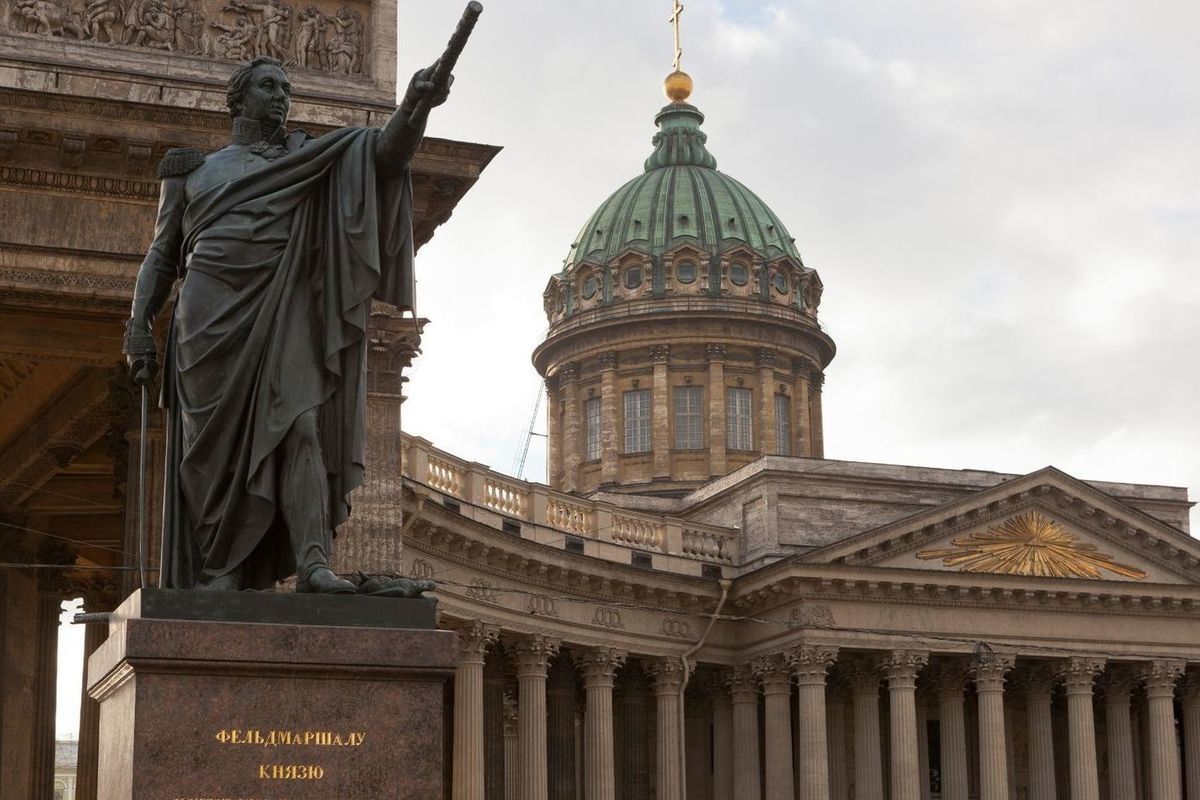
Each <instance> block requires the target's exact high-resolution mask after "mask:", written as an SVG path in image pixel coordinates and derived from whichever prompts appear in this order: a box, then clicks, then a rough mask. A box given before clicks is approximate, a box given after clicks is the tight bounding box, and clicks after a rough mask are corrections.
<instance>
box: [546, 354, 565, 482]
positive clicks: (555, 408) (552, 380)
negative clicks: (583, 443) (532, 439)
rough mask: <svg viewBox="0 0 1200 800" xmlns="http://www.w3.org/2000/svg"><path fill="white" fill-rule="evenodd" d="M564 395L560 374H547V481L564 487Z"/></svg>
mask: <svg viewBox="0 0 1200 800" xmlns="http://www.w3.org/2000/svg"><path fill="white" fill-rule="evenodd" d="M564 411H565V409H564V408H563V396H562V392H561V391H560V389H559V379H558V375H547V376H546V482H547V483H549V484H550V485H551V486H553V487H554V488H556V489H557V488H561V487H562V480H563V478H562V476H563V463H562V439H563V431H562V429H563V414H564Z"/></svg>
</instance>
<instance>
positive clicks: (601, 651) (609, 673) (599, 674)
mask: <svg viewBox="0 0 1200 800" xmlns="http://www.w3.org/2000/svg"><path fill="white" fill-rule="evenodd" d="M625 658H626V653H625V651H624V650H618V649H616V648H615V647H592V648H589V649H587V650H584V651H583V652H582V653H580V654H579V655H577V656H576V658H575V665H576V666H577V667H579V671H580V672H582V673H583V682H584V685H585V686H612V683H613V676H614V675H616V672H617V669H619V668H620V666H621V665H622V664H624V663H625Z"/></svg>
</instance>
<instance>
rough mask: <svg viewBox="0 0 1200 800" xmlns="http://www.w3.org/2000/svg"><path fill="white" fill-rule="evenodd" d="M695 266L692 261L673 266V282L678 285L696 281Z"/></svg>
mask: <svg viewBox="0 0 1200 800" xmlns="http://www.w3.org/2000/svg"><path fill="white" fill-rule="evenodd" d="M696 273H697V270H696V264H695V262H693V261H680V262H679V263H678V264H676V265H675V280H677V281H679V282H680V283H692V282H693V281H695V280H696Z"/></svg>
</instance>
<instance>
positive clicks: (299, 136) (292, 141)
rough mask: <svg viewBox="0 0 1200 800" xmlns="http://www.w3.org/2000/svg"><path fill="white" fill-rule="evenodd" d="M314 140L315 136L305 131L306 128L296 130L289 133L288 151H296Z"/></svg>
mask: <svg viewBox="0 0 1200 800" xmlns="http://www.w3.org/2000/svg"><path fill="white" fill-rule="evenodd" d="M313 138H314V137H313V135H312V134H311V133H309V132H308V131H306V130H304V128H296V129H295V130H291V131H288V135H287V148H288V150H296V149H298V148H299V147H301V146H302V145H303V144H304V143H305V142H308V141H311V140H312V139H313Z"/></svg>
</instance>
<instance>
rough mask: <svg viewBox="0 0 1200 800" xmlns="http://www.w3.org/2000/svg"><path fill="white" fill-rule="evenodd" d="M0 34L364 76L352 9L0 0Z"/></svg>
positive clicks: (199, 0)
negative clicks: (270, 61) (269, 61)
mask: <svg viewBox="0 0 1200 800" xmlns="http://www.w3.org/2000/svg"><path fill="white" fill-rule="evenodd" d="M0 3H3V4H4V9H3V10H4V13H3V14H2V15H0V30H4V31H7V32H9V33H16V34H25V35H30V36H43V37H49V38H61V39H71V40H76V41H86V42H95V43H97V44H104V45H113V46H121V47H139V48H146V49H151V50H162V51H166V52H173V53H182V54H184V55H191V56H203V57H208V58H225V59H230V60H233V61H246V60H248V59H251V58H257V57H259V56H270V57H272V58H277V59H279V60H280V61H282V62H284V64H286V65H287V66H289V67H298V68H300V69H308V70H315V71H320V72H328V73H332V74H336V75H350V76H361V75H365V74H366V71H367V70H366V65H365V62H366V56H367V49H366V48H367V29H368V25H367V21H366V19H365V18H364V14H363V11H362V10H361V8H365V6H360V4H357V3H356V4H354V5H350V4H346V3H342V4H340V5H338V6H337V7H336V8H335V7H334V6H333V4H331V3H328V2H322V3H321V4H319V5H317V4H311V3H310V4H308V5H306V6H300V5H293V4H291V3H288V2H284V0H215V1H214V0H0Z"/></svg>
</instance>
